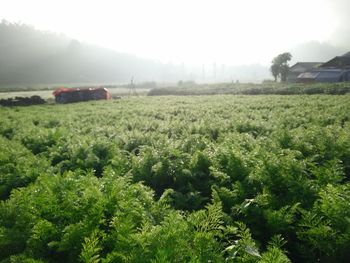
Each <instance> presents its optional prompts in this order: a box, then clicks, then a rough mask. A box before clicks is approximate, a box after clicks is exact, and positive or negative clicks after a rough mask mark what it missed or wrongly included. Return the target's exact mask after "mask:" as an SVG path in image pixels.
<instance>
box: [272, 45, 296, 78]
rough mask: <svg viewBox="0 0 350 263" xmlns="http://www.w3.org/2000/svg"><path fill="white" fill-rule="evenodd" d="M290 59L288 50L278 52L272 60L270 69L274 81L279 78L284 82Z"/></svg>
mask: <svg viewBox="0 0 350 263" xmlns="http://www.w3.org/2000/svg"><path fill="white" fill-rule="evenodd" d="M291 59H292V55H291V54H290V53H289V52H285V53H282V54H279V55H278V56H277V57H275V58H274V59H273V60H272V65H271V67H270V71H271V74H272V76H273V77H274V78H275V81H277V79H278V78H279V79H280V80H281V82H286V80H287V75H288V72H289V64H288V62H289V61H290V60H291Z"/></svg>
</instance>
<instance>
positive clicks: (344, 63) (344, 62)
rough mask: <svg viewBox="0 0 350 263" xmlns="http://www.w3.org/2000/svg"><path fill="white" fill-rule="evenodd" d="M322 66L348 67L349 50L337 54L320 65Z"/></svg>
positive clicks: (349, 65) (349, 60) (349, 67)
mask: <svg viewBox="0 0 350 263" xmlns="http://www.w3.org/2000/svg"><path fill="white" fill-rule="evenodd" d="M321 67H322V68H339V69H350V52H347V53H345V54H344V55H342V56H337V57H335V58H333V59H331V60H329V61H327V62H326V63H323V64H322V65H321Z"/></svg>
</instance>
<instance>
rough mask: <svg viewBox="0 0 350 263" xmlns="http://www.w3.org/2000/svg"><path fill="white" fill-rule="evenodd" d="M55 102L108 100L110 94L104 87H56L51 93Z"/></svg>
mask: <svg viewBox="0 0 350 263" xmlns="http://www.w3.org/2000/svg"><path fill="white" fill-rule="evenodd" d="M52 94H53V95H54V96H55V101H56V102H57V103H73V102H80V101H89V100H108V99H111V98H112V96H111V94H110V93H109V91H108V90H107V89H106V88H88V89H79V88H65V87H62V88H58V89H56V90H55V91H54V92H53V93H52Z"/></svg>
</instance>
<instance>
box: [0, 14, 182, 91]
mask: <svg viewBox="0 0 350 263" xmlns="http://www.w3.org/2000/svg"><path fill="white" fill-rule="evenodd" d="M132 76H134V78H135V79H136V80H137V81H174V82H176V81H178V80H179V79H182V78H185V77H186V73H185V71H184V69H183V67H181V66H175V65H171V64H162V63H158V62H155V61H153V60H150V59H142V58H139V57H136V56H133V55H129V54H123V53H118V52H116V51H113V50H110V49H106V48H101V47H98V46H94V45H90V44H86V43H81V42H79V41H77V40H74V39H71V38H69V37H67V36H64V35H59V34H54V33H50V32H42V31H39V30H36V29H35V28H33V27H31V26H28V25H24V24H18V23H9V22H7V21H2V22H1V24H0V85H4V84H5V85H6V84H12V85H13V84H54V83H89V82H91V83H127V82H129V81H130V79H131V77H132Z"/></svg>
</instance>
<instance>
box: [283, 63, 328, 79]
mask: <svg viewBox="0 0 350 263" xmlns="http://www.w3.org/2000/svg"><path fill="white" fill-rule="evenodd" d="M321 64H322V62H297V63H296V64H294V65H293V66H291V67H290V69H289V73H288V76H287V82H291V83H295V82H297V81H298V76H299V75H300V74H302V73H305V72H308V71H311V70H313V69H316V68H317V67H318V66H319V65H321Z"/></svg>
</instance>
